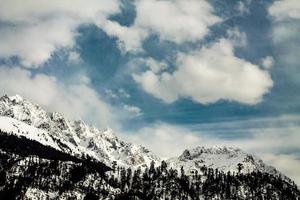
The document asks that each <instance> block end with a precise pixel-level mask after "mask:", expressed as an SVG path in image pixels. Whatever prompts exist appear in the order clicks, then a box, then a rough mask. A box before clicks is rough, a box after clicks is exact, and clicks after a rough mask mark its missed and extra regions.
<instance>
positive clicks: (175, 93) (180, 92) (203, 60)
mask: <svg viewBox="0 0 300 200" xmlns="http://www.w3.org/2000/svg"><path fill="white" fill-rule="evenodd" d="M176 65H177V68H176V70H175V71H174V72H172V73H169V72H163V73H161V74H155V73H154V72H153V71H151V70H148V71H146V72H143V73H142V74H134V75H133V78H134V80H135V81H136V82H137V83H139V84H140V85H141V87H142V88H143V89H144V90H145V91H146V92H148V93H150V94H152V95H153V96H155V97H157V98H159V99H162V100H163V101H165V102H167V103H172V102H174V101H176V100H178V99H179V98H190V99H192V100H193V101H195V102H198V103H202V104H208V103H214V102H216V101H218V100H221V99H224V100H230V101H237V102H240V103H245V104H256V103H258V102H260V101H261V100H262V97H263V95H264V94H265V93H267V92H268V91H269V89H270V88H271V87H272V86H273V81H272V79H271V77H270V75H269V73H268V72H267V71H265V70H261V69H260V68H259V66H257V65H254V64H252V63H250V62H248V61H246V60H243V59H240V58H238V57H236V56H235V55H234V48H233V44H232V43H231V42H230V41H229V40H226V39H221V40H219V41H218V42H216V43H214V44H212V45H211V46H207V47H203V48H201V49H199V50H197V51H194V52H191V53H189V54H183V53H182V54H179V55H178V58H177V62H176Z"/></svg>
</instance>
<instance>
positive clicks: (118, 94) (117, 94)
mask: <svg viewBox="0 0 300 200" xmlns="http://www.w3.org/2000/svg"><path fill="white" fill-rule="evenodd" d="M104 93H105V95H106V96H107V97H109V98H111V99H118V98H125V99H129V98H130V97H131V96H130V94H129V93H128V92H127V91H126V90H124V89H123V88H119V89H117V90H112V89H105V90H104Z"/></svg>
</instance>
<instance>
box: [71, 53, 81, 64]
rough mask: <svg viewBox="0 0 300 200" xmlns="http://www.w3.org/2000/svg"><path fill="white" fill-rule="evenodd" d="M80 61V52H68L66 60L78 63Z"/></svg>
mask: <svg viewBox="0 0 300 200" xmlns="http://www.w3.org/2000/svg"><path fill="white" fill-rule="evenodd" d="M80 61H81V57H80V54H79V53H78V52H76V51H71V52H69V55H68V62H70V63H79V62H80Z"/></svg>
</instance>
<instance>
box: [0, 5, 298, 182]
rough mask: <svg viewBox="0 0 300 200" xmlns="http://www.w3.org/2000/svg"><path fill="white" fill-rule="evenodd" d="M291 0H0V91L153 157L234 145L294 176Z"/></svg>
mask: <svg viewBox="0 0 300 200" xmlns="http://www.w3.org/2000/svg"><path fill="white" fill-rule="evenodd" d="M299 32H300V2H299V0H278V1H273V0H261V1H254V0H240V1H238V0H237V1H229V0H228V1H227V0H211V1H205V0H170V1H169V0H88V1H83V0H63V1H62V0H51V1H49V0H26V1H23V0H0V93H1V95H4V94H8V95H15V94H20V95H22V96H24V97H25V98H27V99H29V100H31V101H33V102H35V103H38V104H40V105H41V106H43V107H44V108H46V109H47V110H49V111H59V112H62V113H64V114H65V115H66V116H67V117H69V118H72V119H78V118H80V119H84V120H86V121H88V122H89V123H90V124H94V125H96V126H98V127H99V128H104V127H106V126H110V127H112V128H113V129H114V130H115V132H116V134H117V135H119V136H120V137H122V138H125V139H127V140H130V141H134V142H137V143H140V144H143V145H145V146H147V147H149V148H151V149H152V150H153V151H154V152H156V153H158V154H160V155H161V156H163V157H168V156H175V155H177V154H179V153H180V152H181V151H182V150H183V149H184V148H187V147H194V146H197V145H204V146H210V145H228V146H234V147H240V148H242V149H244V150H246V151H249V152H251V153H255V154H257V155H259V156H260V157H262V158H263V159H264V160H265V161H266V162H267V163H269V164H272V165H274V166H276V167H277V168H278V169H280V170H281V171H283V172H285V173H286V174H287V175H289V176H291V177H292V178H294V180H295V181H296V182H297V183H298V184H300V169H299V167H298V166H299V165H300V79H299V76H300V64H299V63H298V59H299V57H300V37H299Z"/></svg>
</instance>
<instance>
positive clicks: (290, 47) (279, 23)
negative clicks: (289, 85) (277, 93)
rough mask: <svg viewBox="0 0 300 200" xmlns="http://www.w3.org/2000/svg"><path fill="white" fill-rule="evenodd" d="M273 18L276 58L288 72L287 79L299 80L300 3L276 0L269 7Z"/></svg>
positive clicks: (291, 0)
mask: <svg viewBox="0 0 300 200" xmlns="http://www.w3.org/2000/svg"><path fill="white" fill-rule="evenodd" d="M268 11H269V15H270V16H271V17H272V18H271V19H273V21H272V32H271V37H272V40H273V47H274V50H273V51H274V52H276V55H274V59H275V60H276V64H277V65H278V66H280V67H281V69H282V70H283V73H285V74H288V77H289V79H288V80H287V81H289V82H293V84H295V83H298V82H299V56H300V38H299V32H300V23H299V22H300V14H299V13H300V3H299V1H297V0H282V1H275V2H274V3H273V4H272V5H271V6H270V7H269V9H268Z"/></svg>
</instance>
